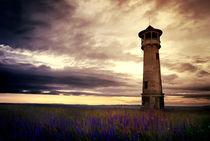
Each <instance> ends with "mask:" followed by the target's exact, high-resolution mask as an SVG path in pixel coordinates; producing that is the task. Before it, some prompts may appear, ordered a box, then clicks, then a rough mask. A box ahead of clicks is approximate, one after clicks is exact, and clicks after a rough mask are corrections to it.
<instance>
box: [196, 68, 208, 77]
mask: <svg viewBox="0 0 210 141" xmlns="http://www.w3.org/2000/svg"><path fill="white" fill-rule="evenodd" d="M197 76H198V77H207V76H210V73H209V72H207V71H205V70H200V71H199V72H198V73H197Z"/></svg>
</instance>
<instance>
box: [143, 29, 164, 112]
mask: <svg viewBox="0 0 210 141" xmlns="http://www.w3.org/2000/svg"><path fill="white" fill-rule="evenodd" d="M161 35H162V31H161V30H159V29H155V28H153V27H152V26H148V27H147V29H145V30H143V31H141V32H139V37H140V38H141V39H142V42H141V45H142V46H141V48H142V50H143V51H144V71H143V85H142V86H143V88H142V92H143V93H142V106H143V107H144V108H150V109H163V108H164V94H163V92H162V83H161V71H160V55H159V49H160V36H161Z"/></svg>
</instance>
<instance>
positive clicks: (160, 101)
mask: <svg viewBox="0 0 210 141" xmlns="http://www.w3.org/2000/svg"><path fill="white" fill-rule="evenodd" d="M142 107H143V108H145V109H164V94H163V93H161V94H150V93H147V94H144V93H142Z"/></svg>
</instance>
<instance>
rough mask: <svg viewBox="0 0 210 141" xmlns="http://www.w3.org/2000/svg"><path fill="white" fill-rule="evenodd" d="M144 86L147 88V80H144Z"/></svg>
mask: <svg viewBox="0 0 210 141" xmlns="http://www.w3.org/2000/svg"><path fill="white" fill-rule="evenodd" d="M144 88H145V89H147V88H148V81H144Z"/></svg>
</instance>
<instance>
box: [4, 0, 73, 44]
mask: <svg viewBox="0 0 210 141" xmlns="http://www.w3.org/2000/svg"><path fill="white" fill-rule="evenodd" d="M73 11H74V6H73V4H72V5H69V4H68V3H66V1H64V0H59V1H58V0H44V1H43V0H35V1H34V0H1V1H0V21H1V22H0V32H1V34H0V43H1V44H7V45H12V46H16V47H18V44H19V43H20V42H22V41H24V37H23V36H26V37H31V36H33V31H34V30H37V28H46V27H47V28H49V27H50V21H52V20H55V19H60V18H63V17H65V16H67V15H68V14H70V13H72V12H73Z"/></svg>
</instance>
